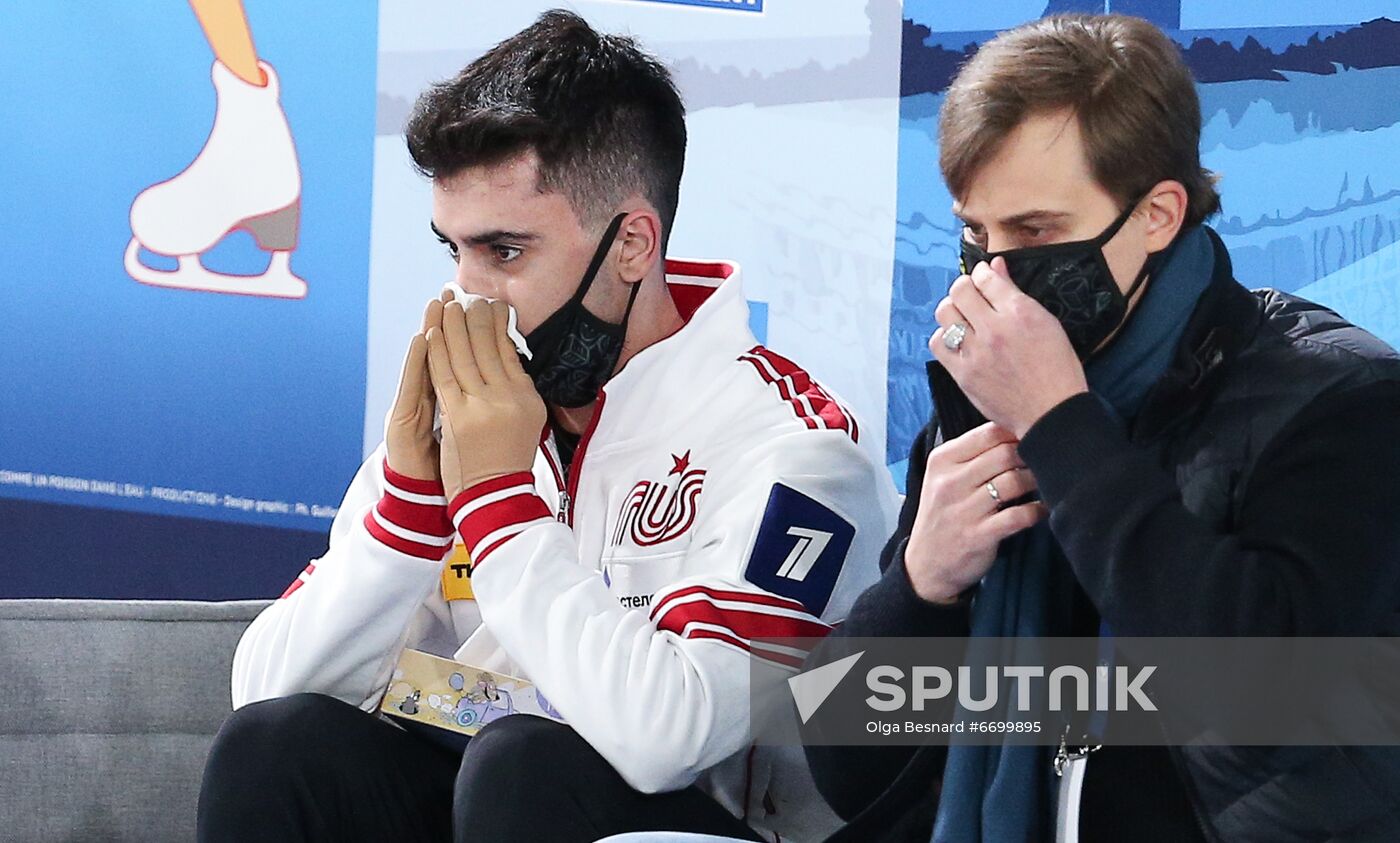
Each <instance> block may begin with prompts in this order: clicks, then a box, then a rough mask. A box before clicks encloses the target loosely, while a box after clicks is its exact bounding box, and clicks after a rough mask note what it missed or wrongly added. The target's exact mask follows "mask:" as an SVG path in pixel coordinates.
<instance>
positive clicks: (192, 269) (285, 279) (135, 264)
mask: <svg viewBox="0 0 1400 843" xmlns="http://www.w3.org/2000/svg"><path fill="white" fill-rule="evenodd" d="M178 260H179V261H180V265H179V267H177V268H176V269H169V270H167V269H153V268H151V267H149V266H146V265H145V264H144V263H142V262H141V242H140V241H139V240H137V239H136V238H134V237H133V238H131V242H130V243H128V244H127V247H126V271H127V274H128V275H130V276H131V277H132V278H134V279H136V280H137V281H140V282H141V283H142V284H150V285H151V286H153V287H169V288H171V289H178V290H196V291H202V292H207V293H232V294H234V295H241V296H262V297H266V298H278V299H303V298H306V281H305V280H303V279H302V278H300V277H298V276H297V275H296V274H295V273H293V272H292V268H291V253H290V252H273V253H272V260H271V262H270V263H269V264H268V266H267V271H266V272H264V273H262V274H261V275H226V274H224V273H222V272H214V271H213V270H211V269H208V268H206V267H205V266H204V264H202V263H200V262H199V256H198V255H179V256H178Z"/></svg>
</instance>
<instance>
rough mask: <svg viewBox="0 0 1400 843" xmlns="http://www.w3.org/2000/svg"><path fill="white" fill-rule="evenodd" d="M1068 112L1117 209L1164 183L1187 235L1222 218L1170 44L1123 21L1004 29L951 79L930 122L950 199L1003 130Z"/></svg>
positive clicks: (1195, 102) (1187, 86)
mask: <svg viewBox="0 0 1400 843" xmlns="http://www.w3.org/2000/svg"><path fill="white" fill-rule="evenodd" d="M1064 108H1068V109H1071V110H1072V111H1073V112H1074V114H1075V116H1076V117H1077V118H1078V120H1079V130H1080V135H1081V137H1082V138H1083V139H1084V152H1085V156H1086V157H1087V159H1088V162H1089V168H1090V171H1091V172H1092V173H1093V174H1094V178H1095V179H1097V180H1098V182H1099V184H1100V185H1102V186H1103V188H1104V189H1105V190H1107V191H1108V192H1109V193H1110V194H1112V195H1113V196H1114V197H1115V198H1116V199H1118V201H1119V202H1121V203H1122V204H1123V205H1124V206H1125V207H1126V205H1127V203H1128V202H1131V201H1133V200H1135V199H1137V198H1138V197H1139V196H1141V195H1142V193H1143V192H1145V191H1146V190H1148V189H1149V188H1151V187H1152V186H1153V185H1154V184H1157V183H1158V182H1160V181H1163V180H1165V179H1174V180H1176V181H1179V182H1181V184H1182V185H1184V186H1185V188H1186V195H1187V208H1186V219H1185V224H1186V225H1188V226H1191V225H1195V224H1197V223H1200V222H1202V221H1203V220H1205V219H1206V218H1207V217H1209V216H1211V215H1212V214H1214V213H1215V212H1217V211H1218V210H1220V194H1219V193H1217V192H1216V190H1215V182H1216V180H1217V178H1216V176H1215V174H1214V173H1212V172H1211V171H1209V170H1207V169H1204V168H1203V167H1201V156H1200V142H1201V104H1200V100H1199V99H1198V98H1197V96H1196V85H1195V82H1194V81H1193V80H1192V78H1191V71H1190V70H1189V69H1187V67H1186V64H1185V62H1184V61H1183V60H1182V58H1181V54H1180V52H1179V51H1178V50H1177V48H1176V45H1175V44H1174V43H1172V41H1171V39H1169V38H1168V37H1167V36H1166V34H1165V33H1163V32H1162V31H1161V30H1160V29H1158V28H1157V27H1155V26H1153V25H1152V24H1150V23H1148V22H1147V21H1145V20H1142V19H1140V18H1134V17H1128V16H1125V15H1057V16H1054V17H1048V18H1042V19H1040V20H1037V21H1032V22H1030V23H1027V24H1023V25H1021V26H1018V27H1016V28H1014V29H1010V30H1007V31H1006V32H1003V33H1001V34H1000V35H998V36H997V37H995V38H993V39H992V40H990V41H988V42H987V43H985V44H983V45H982V47H981V49H979V50H978V51H977V54H976V55H974V56H973V57H972V58H971V59H970V60H969V61H968V62H967V64H966V65H964V66H963V68H962V69H961V70H960V71H959V72H958V75H957V77H956V78H955V79H954V80H953V83H952V85H950V86H949V88H948V93H947V96H946V98H945V99H944V102H943V109H942V112H941V113H940V114H939V120H938V135H939V159H938V163H939V168H940V169H941V170H942V171H943V179H944V181H946V182H947V184H948V189H949V190H950V191H951V192H952V194H953V196H954V197H958V198H961V197H963V196H965V195H966V193H967V190H968V187H969V185H970V183H971V181H972V178H973V177H974V176H975V175H976V173H977V171H978V169H979V168H980V167H981V166H982V164H984V163H985V162H986V161H987V160H989V159H990V158H991V157H992V156H993V155H995V153H996V151H997V148H998V147H999V146H1000V145H1001V143H1002V141H1004V140H1005V139H1006V137H1007V135H1008V134H1010V132H1011V130H1012V129H1014V128H1016V126H1018V125H1019V124H1020V123H1021V122H1022V121H1023V120H1025V119H1026V118H1027V117H1028V116H1030V115H1032V114H1034V113H1041V112H1045V111H1057V110H1060V109H1064Z"/></svg>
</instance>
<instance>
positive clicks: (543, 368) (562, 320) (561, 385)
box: [524, 214, 642, 407]
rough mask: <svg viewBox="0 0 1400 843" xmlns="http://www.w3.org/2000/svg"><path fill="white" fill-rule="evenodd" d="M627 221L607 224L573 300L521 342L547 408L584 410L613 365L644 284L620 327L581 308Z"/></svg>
mask: <svg viewBox="0 0 1400 843" xmlns="http://www.w3.org/2000/svg"><path fill="white" fill-rule="evenodd" d="M626 217H627V215H626V214H618V215H617V216H616V217H614V218H613V221H612V223H611V224H609V225H608V230H607V232H606V233H605V234H604V235H603V239H602V241H601V242H599V244H598V249H597V251H596V252H594V253H593V260H592V262H591V263H589V264H588V271H587V272H585V273H584V275H583V280H582V281H580V282H579V285H578V290H577V291H576V292H575V293H574V297H573V298H571V299H569V300H568V301H567V302H565V303H564V306H563V307H561V308H559V309H558V310H556V311H554V313H552V314H550V316H549V318H548V319H546V320H544V322H541V323H540V325H539V327H537V328H535V330H533V331H531V332H530V333H529V334H527V335H526V337H525V344H526V345H528V346H529V347H530V354H531V355H533V356H532V357H531V359H529V360H526V361H524V365H525V372H526V373H527V374H529V376H530V379H531V380H532V381H534V382H535V389H536V390H538V391H539V393H540V397H541V398H543V399H544V400H545V403H547V404H553V405H555V406H556V407H583V406H585V405H587V404H589V403H591V402H592V401H593V400H594V399H595V398H597V397H598V390H599V389H601V388H602V386H603V384H605V383H607V381H608V378H610V377H612V373H613V369H614V368H615V367H616V366H617V358H618V356H619V355H620V354H622V340H623V338H624V337H625V336H626V335H627V320H628V318H629V317H631V315H632V305H633V303H634V302H636V300H637V291H638V290H639V289H641V286H642V285H641V284H640V283H636V284H633V285H632V293H631V295H630V296H629V297H628V299H627V310H626V312H624V313H623V314H622V323H621V324H619V325H614V324H612V323H610V322H604V321H603V320H602V319H599V318H598V317H597V316H594V315H593V314H592V313H589V312H588V309H587V308H585V307H584V306H583V297H584V295H586V294H587V293H588V288H589V287H591V286H592V285H593V279H594V278H595V277H597V275H598V269H599V268H600V267H601V266H602V265H603V259H604V258H606V257H607V255H608V250H610V249H611V248H612V244H613V240H614V239H616V238H617V232H618V230H619V229H620V228H621V227H622V221H623V220H624V219H626Z"/></svg>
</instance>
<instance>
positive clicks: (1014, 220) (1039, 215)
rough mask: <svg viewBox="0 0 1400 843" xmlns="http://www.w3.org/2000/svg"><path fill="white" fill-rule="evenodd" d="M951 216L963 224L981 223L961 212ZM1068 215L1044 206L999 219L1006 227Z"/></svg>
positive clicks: (1058, 219) (1066, 216) (1068, 214)
mask: <svg viewBox="0 0 1400 843" xmlns="http://www.w3.org/2000/svg"><path fill="white" fill-rule="evenodd" d="M953 216H955V217H957V218H958V219H960V220H962V221H963V224H964V225H969V226H978V225H981V223H979V222H978V221H977V220H975V219H973V218H971V217H968V216H964V215H963V214H959V213H954V214H953ZM1070 216H1072V214H1070V213H1069V212H1068V211H1051V210H1047V209H1044V208H1036V209H1034V210H1030V211H1022V212H1021V213H1019V214H1013V215H1012V216H1009V217H1006V218H1005V219H1003V220H1002V221H1001V224H1002V225H1003V226H1005V227H1007V228H1014V227H1016V226H1018V225H1025V224H1026V223H1028V222H1031V221H1033V220H1035V221H1040V222H1058V221H1060V220H1063V219H1067V218H1069V217H1070Z"/></svg>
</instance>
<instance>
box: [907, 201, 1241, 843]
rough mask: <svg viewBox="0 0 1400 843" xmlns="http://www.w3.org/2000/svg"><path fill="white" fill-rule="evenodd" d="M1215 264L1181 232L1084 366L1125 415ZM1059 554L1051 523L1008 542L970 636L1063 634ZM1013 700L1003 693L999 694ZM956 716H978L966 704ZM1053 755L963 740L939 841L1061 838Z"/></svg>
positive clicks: (951, 770)
mask: <svg viewBox="0 0 1400 843" xmlns="http://www.w3.org/2000/svg"><path fill="white" fill-rule="evenodd" d="M1214 265H1215V252H1214V246H1213V245H1212V243H1211V240H1210V236H1209V235H1208V234H1207V233H1206V232H1205V230H1204V229H1203V228H1201V227H1199V226H1198V227H1196V228H1193V229H1190V230H1187V231H1184V232H1182V234H1181V236H1180V237H1179V238H1178V239H1177V241H1176V242H1175V243H1174V244H1173V245H1172V246H1171V247H1170V250H1169V251H1168V253H1167V254H1166V256H1165V258H1164V263H1163V265H1162V267H1161V269H1159V270H1158V271H1157V272H1156V273H1154V277H1153V278H1152V280H1151V281H1150V282H1149V283H1148V285H1147V291H1146V292H1145V293H1144V294H1143V296H1142V299H1141V300H1140V301H1139V303H1138V306H1137V307H1136V308H1134V310H1133V313H1132V314H1131V317H1130V318H1129V320H1128V324H1127V325H1126V326H1125V327H1124V328H1123V331H1122V333H1121V334H1119V336H1118V337H1117V339H1115V340H1114V341H1113V342H1112V344H1110V345H1109V347H1108V348H1106V349H1105V350H1104V351H1103V352H1101V353H1100V354H1098V355H1097V356H1095V357H1094V358H1092V359H1091V360H1090V361H1089V363H1088V365H1087V366H1086V367H1085V375H1086V377H1087V378H1088V381H1089V389H1090V391H1092V392H1093V393H1094V394H1095V395H1097V396H1098V397H1099V399H1100V400H1102V401H1103V402H1104V403H1105V404H1106V405H1107V406H1108V407H1110V408H1112V409H1113V411H1114V412H1115V413H1116V414H1117V415H1118V416H1119V417H1121V418H1123V419H1131V418H1132V417H1133V416H1135V415H1136V414H1137V411H1138V408H1139V407H1140V406H1141V405H1142V401H1143V399H1144V398H1145V397H1146V396H1147V392H1148V390H1149V389H1151V388H1152V385H1153V384H1155V383H1156V382H1157V381H1158V380H1160V379H1161V377H1162V376H1163V375H1164V374H1165V373H1166V371H1167V367H1168V366H1169V365H1170V364H1171V361H1172V357H1173V355H1174V354H1175V352H1176V347H1177V345H1178V344H1179V343H1180V341H1181V335H1182V332H1183V331H1184V330H1185V328H1186V322H1187V320H1188V319H1189V318H1190V316H1191V312H1192V311H1193V310H1194V309H1195V307H1196V302H1197V301H1198V300H1199V299H1200V297H1201V294H1202V293H1203V292H1205V289H1206V287H1207V286H1209V284H1210V280H1211V275H1212V273H1213V270H1214ZM1059 555H1060V553H1059V550H1058V548H1057V547H1056V546H1055V538H1054V536H1053V535H1052V534H1051V532H1050V528H1049V526H1048V525H1047V524H1045V523H1041V524H1038V525H1036V526H1035V527H1033V528H1031V529H1030V530H1027V531H1026V532H1024V533H1021V534H1019V535H1017V536H1013V537H1012V538H1011V539H1008V540H1007V541H1005V542H1003V543H1002V546H1001V548H1000V551H999V555H998V557H997V560H996V562H994V563H992V567H991V568H990V569H989V570H988V571H987V574H986V576H984V577H983V578H982V583H981V586H980V587H979V589H978V591H977V596H976V598H975V599H974V602H973V605H972V637H973V638H998V637H999V638H1018V637H1019V638H1024V637H1042V636H1047V635H1055V634H1064V631H1062V630H1055V629H1051V623H1050V620H1049V618H1050V613H1051V607H1050V606H1049V605H1048V603H1049V595H1050V593H1051V590H1052V589H1051V582H1050V577H1051V576H1052V574H1051V571H1052V567H1053V565H1054V561H1055V559H1056V558H1057V557H1058V556H1059ZM975 643H976V642H972V643H971V644H970V645H969V648H968V661H967V664H968V665H969V666H971V667H972V668H973V671H972V673H973V675H974V676H978V675H980V674H981V670H980V667H981V666H982V665H983V664H993V663H995V662H996V656H995V654H992V653H979V652H978V651H977V648H976V647H975ZM1003 690H1005V689H1003ZM1009 696H1010V695H1009V694H1007V693H1005V692H1003V693H1002V694H1000V696H999V700H1001V701H1005V700H1006V699H1007V698H1008V697H1009ZM1003 714H1004V712H1003ZM957 717H958V718H959V719H974V718H972V717H971V715H970V714H969V713H968V712H967V711H965V710H964V709H963V708H962V707H961V706H959V707H958V712H957ZM977 718H978V719H998V713H997V712H983V713H980V714H978V715H977ZM1051 758H1052V749H1051V748H1050V747H1044V746H1016V745H1002V746H973V745H969V744H960V743H956V742H955V743H954V744H953V746H952V747H950V748H949V751H948V761H947V764H946V765H945V767H944V771H943V794H942V797H941V800H940V802H939V807H938V820H937V823H936V824H935V826H934V831H933V843H983V841H986V843H1004V842H1005V841H1017V842H1019V841H1035V840H1048V839H1053V836H1054V835H1053V831H1052V829H1053V825H1054V816H1053V813H1054V807H1053V806H1054V804H1055V800H1054V787H1055V781H1056V779H1055V776H1054V771H1053V769H1052V767H1051V764H1050V762H1051Z"/></svg>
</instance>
